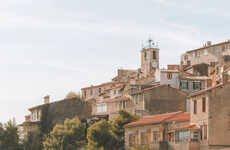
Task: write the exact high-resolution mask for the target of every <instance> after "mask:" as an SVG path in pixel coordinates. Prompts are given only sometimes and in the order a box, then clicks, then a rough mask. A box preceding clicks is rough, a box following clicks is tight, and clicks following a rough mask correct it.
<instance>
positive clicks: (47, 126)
mask: <svg viewBox="0 0 230 150" xmlns="http://www.w3.org/2000/svg"><path fill="white" fill-rule="evenodd" d="M49 106H50V105H49V104H46V105H44V106H42V109H41V119H40V122H39V128H40V131H41V134H42V135H47V134H49V133H50V131H51V129H52V116H51V114H50V113H49Z"/></svg>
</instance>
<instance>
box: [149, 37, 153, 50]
mask: <svg viewBox="0 0 230 150" xmlns="http://www.w3.org/2000/svg"><path fill="white" fill-rule="evenodd" d="M148 43H149V48H151V47H152V44H153V40H152V39H151V38H149V40H148Z"/></svg>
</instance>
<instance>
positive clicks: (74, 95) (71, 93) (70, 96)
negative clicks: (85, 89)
mask: <svg viewBox="0 0 230 150" xmlns="http://www.w3.org/2000/svg"><path fill="white" fill-rule="evenodd" d="M65 98H66V99H71V98H79V99H80V98H81V96H80V94H77V93H75V92H72V91H71V92H69V93H68V94H67V95H66V97H65Z"/></svg>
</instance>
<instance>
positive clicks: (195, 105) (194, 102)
mask: <svg viewBox="0 0 230 150" xmlns="http://www.w3.org/2000/svg"><path fill="white" fill-rule="evenodd" d="M193 114H197V100H193Z"/></svg>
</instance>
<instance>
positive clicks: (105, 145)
mask: <svg viewBox="0 0 230 150" xmlns="http://www.w3.org/2000/svg"><path fill="white" fill-rule="evenodd" d="M137 119H138V117H137V116H135V115H131V114H130V113H128V112H126V111H124V110H121V111H120V112H119V117H117V118H116V119H114V120H112V121H106V120H102V121H99V122H97V123H95V124H93V125H92V126H91V127H90V128H89V129H88V132H87V139H88V147H89V148H102V149H104V150H119V149H124V144H125V142H124V134H125V131H124V125H125V124H127V123H130V122H132V121H136V120H137Z"/></svg>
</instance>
